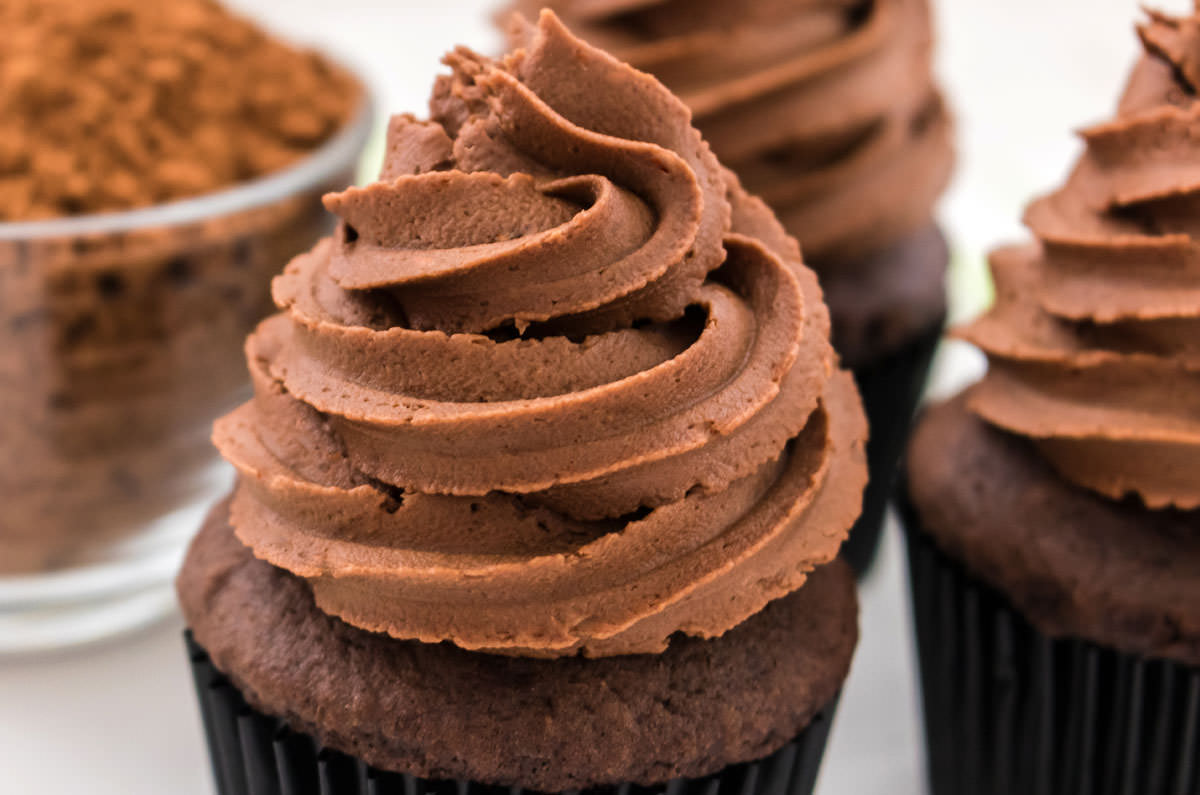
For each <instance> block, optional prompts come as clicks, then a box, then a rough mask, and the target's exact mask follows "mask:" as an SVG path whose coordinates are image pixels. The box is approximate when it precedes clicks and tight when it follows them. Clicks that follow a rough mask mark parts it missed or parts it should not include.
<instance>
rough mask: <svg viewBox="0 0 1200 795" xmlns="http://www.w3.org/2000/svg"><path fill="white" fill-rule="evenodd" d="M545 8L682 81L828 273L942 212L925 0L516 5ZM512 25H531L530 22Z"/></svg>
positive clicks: (948, 159) (944, 129)
mask: <svg viewBox="0 0 1200 795" xmlns="http://www.w3.org/2000/svg"><path fill="white" fill-rule="evenodd" d="M542 5H547V6H549V7H551V8H553V9H554V10H556V11H557V12H559V13H561V14H562V15H563V18H564V19H565V20H566V21H567V22H568V24H570V25H572V26H573V27H574V28H575V29H576V30H577V31H578V32H579V34H580V35H581V36H582V37H583V38H585V39H587V40H588V41H590V42H592V43H594V44H596V45H598V46H600V47H603V48H605V49H607V50H609V51H610V52H613V53H614V54H616V55H617V56H618V57H619V58H621V59H622V60H624V61H627V62H628V63H630V64H632V65H633V66H635V67H637V68H639V69H644V70H646V71H648V72H651V73H653V74H654V75H655V76H656V77H658V78H659V79H661V80H662V81H663V82H664V83H666V84H667V86H669V87H670V88H671V89H672V90H673V91H675V93H676V94H678V95H679V97H680V98H681V99H682V100H683V101H684V102H685V103H686V104H687V105H688V106H689V107H691V109H692V111H693V112H694V114H695V123H696V126H697V127H698V128H699V129H700V130H701V131H702V132H703V133H704V136H705V138H706V139H707V140H708V141H710V142H711V144H712V146H713V149H714V150H715V151H716V153H717V155H718V156H719V157H720V158H721V162H722V163H724V164H725V165H727V166H729V167H730V168H731V169H733V170H734V171H736V172H737V173H738V175H739V176H740V177H741V179H742V180H743V182H744V184H745V185H746V187H747V189H748V190H750V191H751V192H753V193H755V194H757V195H759V196H761V197H762V198H763V199H764V200H766V201H767V203H768V204H769V205H770V206H771V207H772V208H774V209H775V211H776V212H777V213H778V214H779V217H780V220H781V221H783V223H784V225H785V227H786V228H787V229H788V230H789V231H791V232H792V233H793V234H795V235H796V236H797V237H799V239H800V241H801V242H802V244H803V245H804V250H805V253H806V255H807V256H808V257H809V258H810V260H811V261H812V262H813V263H814V265H815V267H817V268H818V269H819V270H823V269H825V268H826V267H829V266H833V267H837V266H845V265H847V264H848V263H852V262H857V261H859V260H861V259H862V258H863V257H865V256H867V255H869V254H871V253H874V252H877V251H880V250H882V249H884V248H887V247H889V246H891V245H893V244H894V243H895V242H896V241H898V240H900V239H903V238H905V237H907V236H908V235H910V234H912V233H914V232H915V231H917V230H919V229H921V228H923V227H925V226H926V225H927V224H928V223H929V219H930V216H931V215H932V206H933V204H934V202H935V200H936V199H937V197H938V195H939V194H940V193H941V191H942V189H943V188H944V187H945V185H946V181H947V179H948V178H949V173H950V168H951V165H952V160H953V153H952V144H951V124H950V120H949V116H948V114H947V112H946V109H945V107H944V106H943V104H942V101H941V98H940V96H939V94H938V92H937V89H936V88H935V86H934V83H933V78H932V72H931V46H932V45H931V39H932V36H931V22H930V11H929V4H928V0H802V2H796V0H748V2H743V3H737V4H731V3H729V2H727V0H516V2H514V3H513V4H512V6H511V8H512V9H517V10H519V11H521V12H522V13H525V14H533V13H536V11H537V9H538V8H539V7H540V6H542ZM510 12H511V9H510ZM507 16H508V15H507V14H505V15H502V18H506V17H507ZM514 30H516V31H517V32H518V33H517V35H518V36H519V35H520V34H519V31H520V25H519V24H518V25H517V26H516V27H515V28H514Z"/></svg>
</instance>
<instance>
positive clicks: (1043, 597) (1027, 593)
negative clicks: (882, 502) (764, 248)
mask: <svg viewBox="0 0 1200 795" xmlns="http://www.w3.org/2000/svg"><path fill="white" fill-rule="evenodd" d="M1140 33H1141V37H1142V42H1143V44H1144V45H1145V54H1144V55H1143V56H1142V58H1141V60H1140V61H1139V62H1138V64H1137V66H1136V68H1135V69H1134V71H1133V74H1132V77H1131V78H1130V80H1129V83H1128V85H1127V87H1126V89H1125V93H1124V95H1123V96H1122V98H1121V101H1120V104H1119V106H1118V109H1117V113H1116V116H1115V117H1114V118H1113V119H1111V120H1109V121H1106V122H1104V123H1102V124H1098V125H1096V126H1094V127H1091V128H1089V129H1087V130H1085V131H1084V133H1083V138H1084V142H1085V144H1086V151H1085V152H1084V154H1083V156H1082V157H1081V159H1080V160H1079V162H1078V163H1077V165H1076V167H1075V169H1074V171H1073V172H1072V173H1071V175H1070V177H1069V178H1068V179H1067V182H1066V184H1065V185H1063V187H1062V188H1060V189H1059V190H1058V191H1056V192H1055V193H1053V194H1051V195H1050V196H1047V197H1046V198H1043V199H1040V200H1038V201H1036V202H1034V203H1033V204H1032V205H1031V206H1030V208H1029V210H1028V211H1027V213H1026V217H1025V220H1026V223H1027V224H1028V226H1029V227H1030V229H1031V230H1032V231H1033V233H1034V235H1035V237H1036V240H1035V242H1033V243H1032V244H1028V245H1022V246H1014V247H1010V248H1005V249H1001V250H999V251H997V252H995V254H994V255H993V257H992V271H993V274H994V276H995V280H996V287H997V298H996V304H995V306H994V308H993V309H992V310H991V311H990V312H989V313H988V314H987V315H985V316H984V317H983V318H981V319H980V320H978V321H977V322H975V323H974V324H972V325H971V326H969V327H967V328H966V329H964V330H963V331H962V332H961V336H963V337H965V338H966V339H967V340H969V341H971V342H973V343H975V344H976V345H978V346H979V347H980V348H982V349H983V350H984V352H985V353H986V354H987V356H988V360H989V369H988V373H987V376H986V377H985V378H984V379H983V381H982V382H981V383H979V384H978V385H976V386H974V387H972V388H970V389H969V390H967V392H966V393H965V394H963V395H960V396H959V397H957V398H955V399H953V400H951V401H950V402H949V403H947V404H944V405H941V406H938V407H936V408H933V409H931V410H930V411H929V412H928V415H927V416H926V417H925V418H924V419H923V421H922V422H921V423H920V424H919V425H918V427H917V429H916V431H915V432H914V436H913V441H912V446H911V449H910V452H909V458H908V479H909V484H908V496H909V498H910V500H911V504H910V505H909V509H908V525H909V530H910V552H911V561H912V570H913V577H912V582H913V593H914V604H915V608H916V616H917V628H918V633H919V634H918V639H919V645H920V650H921V661H922V672H923V682H924V693H925V717H926V727H927V731H928V734H929V756H930V767H931V774H932V775H931V778H932V781H933V790H934V792H935V793H946V794H947V795H948V794H949V793H958V792H980V793H1025V792H1138V793H1145V794H1147V795H1153V794H1155V793H1181V792H1195V791H1196V788H1197V787H1198V786H1200V769H1198V768H1197V766H1196V761H1195V760H1196V759H1197V758H1198V753H1200V745H1198V744H1200V667H1197V666H1198V665H1200V511H1197V508H1200V403H1198V402H1197V395H1200V347H1198V341H1200V265H1198V264H1197V263H1198V262H1200V247H1198V245H1197V237H1196V230H1197V229H1198V228H1200V227H1198V225H1197V224H1198V222H1200V211H1198V209H1197V208H1198V205H1197V204H1196V192H1197V186H1198V185H1200V181H1198V179H1197V177H1198V175H1200V172H1197V169H1196V167H1195V165H1194V164H1195V163H1196V162H1198V159H1200V135H1198V134H1197V133H1198V132H1200V123H1198V121H1197V119H1198V118H1200V104H1197V103H1196V101H1195V91H1196V88H1197V87H1198V86H1200V70H1198V69H1197V64H1200V18H1198V17H1196V16H1192V17H1185V18H1182V19H1174V18H1171V17H1167V16H1163V15H1159V14H1151V15H1150V19H1149V21H1148V22H1147V23H1146V24H1145V25H1143V26H1142V27H1141V28H1140Z"/></svg>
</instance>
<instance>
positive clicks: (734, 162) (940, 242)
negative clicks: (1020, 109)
mask: <svg viewBox="0 0 1200 795" xmlns="http://www.w3.org/2000/svg"><path fill="white" fill-rule="evenodd" d="M542 5H547V6H549V7H551V8H553V9H554V10H555V11H556V12H558V13H559V14H560V15H561V16H562V17H563V19H564V20H565V21H566V22H567V24H569V25H571V26H572V27H573V28H574V29H575V30H577V31H578V33H579V34H580V35H581V36H582V37H583V38H585V39H587V40H588V41H590V42H592V43H593V44H596V45H597V46H600V47H603V48H605V49H607V50H609V51H611V52H613V53H615V54H616V55H617V56H618V57H620V58H621V59H622V60H625V61H627V62H629V63H630V64H632V65H633V66H635V67H637V68H638V69H642V70H645V71H648V72H651V73H652V74H654V75H655V76H656V77H658V78H659V79H660V80H662V81H663V82H664V83H666V85H667V86H668V87H669V88H670V89H671V90H672V91H674V92H675V93H676V94H677V95H678V96H679V97H680V98H681V99H682V100H683V101H684V102H685V103H687V105H688V106H689V107H690V108H691V109H692V112H693V114H694V121H695V124H696V126H697V127H698V128H699V129H700V131H701V132H702V133H703V134H704V136H705V138H706V139H707V140H708V141H709V142H710V143H711V144H712V147H713V150H714V151H715V152H716V153H717V156H718V157H719V158H720V159H721V162H722V163H723V164H724V165H725V166H728V167H729V168H730V169H732V170H733V171H734V172H736V173H737V175H738V177H739V178H740V179H741V181H742V184H743V185H745V187H746V189H747V190H748V191H750V192H751V193H753V194H755V195H758V196H760V197H762V198H763V199H764V200H765V201H766V202H767V203H768V204H769V205H770V206H771V207H772V209H774V210H775V212H776V214H777V215H778V216H779V219H780V220H781V221H782V222H783V224H784V226H785V227H786V228H787V230H788V232H790V233H791V234H792V235H793V236H795V237H796V238H798V239H799V241H800V246H801V248H802V249H803V251H804V259H805V262H806V263H807V264H808V265H809V266H811V267H812V268H813V269H814V270H815V271H816V272H817V275H818V277H819V278H820V281H821V286H822V288H823V289H824V291H825V299H826V301H827V302H828V304H829V308H830V312H831V313H832V317H833V341H834V346H835V347H836V348H837V350H838V352H839V353H840V354H841V357H842V360H843V361H844V362H845V363H846V365H847V366H848V367H850V368H851V369H852V370H853V371H854V374H855V377H856V379H857V381H858V385H859V388H860V390H861V391H862V396H863V401H864V404H865V405H866V409H867V416H868V419H869V420H870V426H871V439H870V442H869V443H868V453H867V455H868V460H869V462H870V469H871V482H870V485H869V486H868V489H867V496H866V501H865V505H864V510H863V515H862V517H861V519H860V520H859V524H858V525H857V526H856V527H855V530H854V532H853V533H852V534H851V538H850V541H849V542H848V544H847V548H846V555H847V558H848V559H849V560H850V561H851V563H852V564H853V565H854V566H855V568H856V569H858V570H859V571H860V572H861V571H864V570H865V569H866V568H867V567H868V566H869V565H870V562H871V560H872V559H873V556H874V553H875V549H876V546H877V542H878V538H879V529H880V525H881V522H882V519H883V513H884V508H885V505H886V502H887V496H888V493H889V491H890V488H891V483H892V477H893V473H894V471H895V467H896V463H897V461H898V460H899V458H900V455H901V452H902V450H903V446H904V442H905V440H906V438H907V434H908V428H909V423H910V421H911V417H912V413H913V411H914V409H915V407H916V403H917V399H918V397H919V395H920V392H921V390H922V388H923V385H924V382H925V379H926V375H927V372H928V368H929V363H930V360H931V358H932V354H933V349H934V347H935V346H936V344H937V341H938V337H939V336H940V332H941V328H942V324H943V322H944V318H945V312H946V299H945V287H944V274H945V269H946V265H947V259H948V253H947V248H946V243H945V241H944V239H943V237H942V234H941V232H940V231H939V230H938V227H937V225H936V223H935V221H934V219H933V208H934V204H935V202H936V200H937V198H938V196H939V195H940V194H941V192H942V190H943V188H944V187H945V186H946V183H947V180H948V178H949V175H950V170H951V166H952V162H953V151H952V140H951V139H952V124H951V120H950V118H949V115H948V113H947V111H946V107H945V105H944V104H943V102H942V98H941V95H940V94H939V92H938V90H937V87H936V86H935V84H934V81H933V76H932V73H931V49H932V33H931V21H930V10H929V5H928V2H927V0H806V1H805V2H795V1H794V0H748V2H742V3H729V2H725V1H724V0H544V2H543V0H517V2H515V3H513V4H512V5H511V6H509V7H508V8H507V9H506V10H504V11H502V12H501V13H500V14H499V19H500V20H501V22H502V24H509V21H510V20H511V18H512V15H513V12H514V11H518V12H521V13H522V14H524V15H526V16H529V15H531V14H536V12H537V9H538V8H539V7H540V6H542Z"/></svg>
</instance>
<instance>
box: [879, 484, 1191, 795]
mask: <svg viewBox="0 0 1200 795" xmlns="http://www.w3.org/2000/svg"><path fill="white" fill-rule="evenodd" d="M899 502H900V507H901V512H902V514H903V519H904V522H905V525H906V527H907V533H906V535H907V538H908V552H909V562H910V569H911V581H912V599H913V614H914V618H915V623H916V631H917V648H918V654H919V657H920V671H921V689H922V695H923V702H924V712H925V733H926V741H927V752H928V762H929V777H930V784H931V788H932V792H933V795H1017V794H1018V793H1019V794H1020V795H1200V669H1198V668H1193V667H1188V666H1184V665H1180V664H1177V663H1173V662H1170V661H1166V660H1150V659H1145V658H1142V657H1138V656H1135V655H1131V654H1125V653H1122V652H1119V651H1116V650H1114V649H1109V648H1104V647H1101V646H1097V645H1095V644H1092V643H1088V642H1086V641H1083V640H1078V639H1071V638H1050V637H1047V636H1045V635H1042V634H1041V633H1039V632H1038V631H1037V630H1036V629H1034V627H1033V626H1031V625H1030V624H1029V622H1027V621H1026V620H1025V619H1024V618H1023V617H1022V616H1021V615H1020V614H1019V613H1017V612H1016V610H1015V609H1014V608H1013V607H1012V606H1011V604H1010V603H1009V602H1008V600H1007V599H1006V598H1005V597H1004V596H1002V595H1001V594H1000V593H999V592H997V591H996V590H994V589H992V588H991V587H989V586H988V585H986V584H984V583H982V582H980V581H979V580H978V579H976V578H974V577H973V576H972V575H971V574H970V573H969V572H967V571H966V570H965V569H964V568H963V566H962V565H961V564H959V563H957V562H956V561H954V560H953V559H951V558H949V557H948V556H946V555H945V554H944V553H942V552H941V551H940V550H939V549H938V548H937V547H936V546H935V545H934V542H933V541H932V539H931V538H930V537H929V536H928V535H927V534H926V533H925V532H924V531H923V530H922V529H921V526H920V523H919V520H918V519H917V518H916V515H915V512H914V510H913V508H912V506H911V505H910V504H908V501H907V499H906V498H905V494H904V493H901V494H900V497H899Z"/></svg>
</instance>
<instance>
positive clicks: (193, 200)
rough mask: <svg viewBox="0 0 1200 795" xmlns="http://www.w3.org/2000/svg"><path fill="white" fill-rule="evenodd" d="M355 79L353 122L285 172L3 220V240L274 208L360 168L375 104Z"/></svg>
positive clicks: (0, 236) (88, 232)
mask: <svg viewBox="0 0 1200 795" xmlns="http://www.w3.org/2000/svg"><path fill="white" fill-rule="evenodd" d="M351 74H354V73H353V72H351ZM354 78H355V81H356V82H357V84H358V89H359V92H360V97H359V101H358V106H357V108H356V109H355V111H354V113H353V114H352V115H351V116H350V118H349V120H348V121H347V122H346V123H345V124H343V125H342V127H341V129H339V130H338V131H337V132H336V133H335V134H334V135H333V137H332V138H330V139H329V140H327V141H326V142H325V143H323V144H321V145H320V146H319V147H318V148H316V149H314V150H313V151H312V152H310V153H308V154H307V155H305V156H304V157H302V158H301V159H300V160H298V161H296V162H295V163H293V164H292V165H290V166H288V167H286V168H284V169H281V170H279V171H275V172H272V173H270V174H265V175H263V176H260V177H255V178H254V179H251V180H247V181H244V182H239V183H237V184H235V185H232V186H230V187H228V188H221V189H220V190H216V191H212V192H210V193H203V194H200V195H199V196H192V197H188V198H184V199H175V200H173V201H169V202H163V203H161V204H153V205H150V206H148V207H138V208H135V209H132V210H116V211H113V212H102V213H87V214H85V215H70V216H63V217H60V218H46V219H39V220H36V221H3V222H0V241H29V240H39V239H47V238H62V237H74V236H84V235H102V234H113V233H121V232H129V231H133V230H137V229H149V228H170V227H177V226H184V225H187V224H192V223H196V222H198V221H203V220H206V219H210V218H220V217H223V216H228V215H233V214H235V213H239V212H243V211H245V210H251V209H255V208H258V207H262V206H265V205H269V204H273V203H275V202H277V201H279V200H281V199H283V198H285V197H287V196H290V195H293V194H297V193H300V192H302V191H303V190H305V189H307V188H311V187H313V186H316V185H319V184H320V183H322V182H324V181H326V180H329V179H331V178H333V177H334V176H335V175H336V174H337V173H338V172H339V171H342V170H344V169H346V168H347V167H351V168H353V167H354V166H356V165H357V160H358V158H359V157H361V155H362V152H363V149H364V147H365V146H366V143H367V139H368V138H369V137H370V135H371V132H372V129H373V127H374V122H375V101H374V99H373V98H372V96H371V91H370V89H369V88H368V87H367V83H366V81H364V80H363V79H362V78H361V77H359V76H358V75H354Z"/></svg>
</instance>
